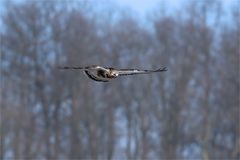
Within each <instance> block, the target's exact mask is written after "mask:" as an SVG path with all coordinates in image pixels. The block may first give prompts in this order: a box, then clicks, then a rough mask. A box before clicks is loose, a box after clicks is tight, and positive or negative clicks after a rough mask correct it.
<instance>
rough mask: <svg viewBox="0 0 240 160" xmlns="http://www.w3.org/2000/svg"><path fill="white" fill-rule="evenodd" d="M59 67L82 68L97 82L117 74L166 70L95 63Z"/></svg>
mask: <svg viewBox="0 0 240 160" xmlns="http://www.w3.org/2000/svg"><path fill="white" fill-rule="evenodd" d="M59 68H60V69H77V70H84V72H85V73H86V74H87V76H88V77H89V78H91V79H92V80H95V81H99V82H108V81H110V80H112V79H114V78H117V77H118V76H126V75H135V74H149V73H156V72H164V71H167V68H166V67H162V68H159V69H157V70H139V69H114V68H109V67H101V66H97V65H93V66H86V67H59Z"/></svg>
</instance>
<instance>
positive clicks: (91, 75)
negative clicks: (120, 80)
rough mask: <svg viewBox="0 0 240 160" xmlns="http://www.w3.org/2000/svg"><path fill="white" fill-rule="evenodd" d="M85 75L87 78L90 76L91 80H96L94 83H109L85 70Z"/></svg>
mask: <svg viewBox="0 0 240 160" xmlns="http://www.w3.org/2000/svg"><path fill="white" fill-rule="evenodd" d="M85 73H86V74H87V76H88V77H89V78H91V79H92V80H94V81H98V82H108V80H103V79H100V78H98V77H96V76H94V75H93V74H91V73H90V72H89V71H87V70H85Z"/></svg>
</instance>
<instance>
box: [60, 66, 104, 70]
mask: <svg viewBox="0 0 240 160" xmlns="http://www.w3.org/2000/svg"><path fill="white" fill-rule="evenodd" d="M58 69H72V70H74V69H78V70H99V69H100V70H105V71H108V70H107V69H106V68H104V67H101V66H97V65H92V66H86V67H77V66H64V67H58Z"/></svg>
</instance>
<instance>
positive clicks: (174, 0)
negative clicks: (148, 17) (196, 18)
mask: <svg viewBox="0 0 240 160" xmlns="http://www.w3.org/2000/svg"><path fill="white" fill-rule="evenodd" d="M112 1H113V2H116V3H117V4H119V5H120V6H122V7H129V8H131V9H132V10H133V11H136V12H137V13H139V14H141V15H144V14H146V13H148V12H149V11H151V10H153V9H154V8H156V7H157V6H159V5H160V4H166V5H167V6H169V7H170V8H171V9H176V8H178V7H180V6H181V4H182V3H183V2H187V0H112ZM196 1H204V0H196ZM205 1H208V0H205ZM209 1H210V0H209ZM217 1H221V2H222V4H223V6H224V7H229V6H230V5H231V4H234V5H235V4H236V5H237V4H239V5H240V0H217Z"/></svg>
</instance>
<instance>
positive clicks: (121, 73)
mask: <svg viewBox="0 0 240 160" xmlns="http://www.w3.org/2000/svg"><path fill="white" fill-rule="evenodd" d="M164 71H167V68H166V67H161V68H159V69H157V70H139V69H120V70H115V72H116V73H117V74H118V75H119V76H124V75H135V74H149V73H154V72H164Z"/></svg>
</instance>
